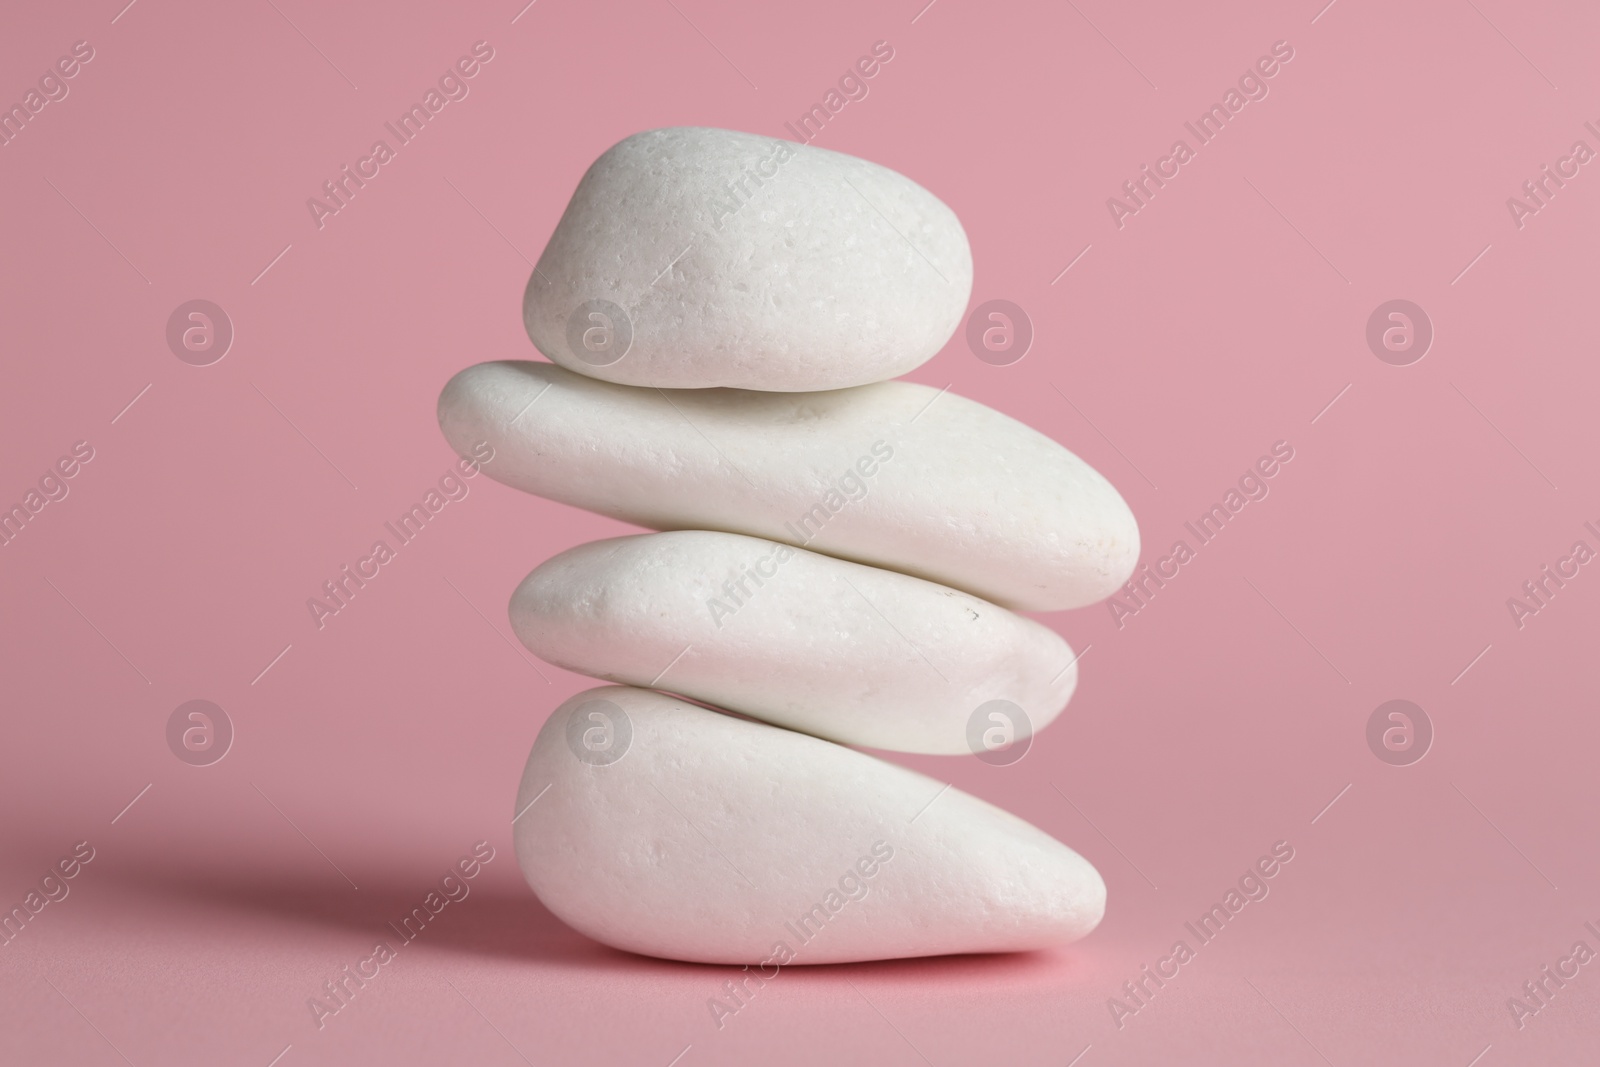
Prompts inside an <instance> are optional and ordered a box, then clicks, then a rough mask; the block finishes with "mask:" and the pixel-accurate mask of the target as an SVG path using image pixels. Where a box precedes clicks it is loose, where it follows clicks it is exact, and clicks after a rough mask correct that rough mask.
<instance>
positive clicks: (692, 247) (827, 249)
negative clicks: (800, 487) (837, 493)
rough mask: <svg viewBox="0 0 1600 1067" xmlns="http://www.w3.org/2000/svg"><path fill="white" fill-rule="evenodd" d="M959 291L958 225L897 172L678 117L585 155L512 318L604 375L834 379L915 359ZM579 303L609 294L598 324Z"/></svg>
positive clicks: (963, 249)
mask: <svg viewBox="0 0 1600 1067" xmlns="http://www.w3.org/2000/svg"><path fill="white" fill-rule="evenodd" d="M971 289H972V253H971V250H970V249H969V248H968V246H967V237H966V234H965V233H964V232H963V231H962V229H961V223H960V222H959V221H957V219H956V216H955V214H954V213H953V212H952V211H951V210H950V209H949V208H948V207H946V206H945V205H944V204H943V203H942V202H940V201H939V199H938V198H937V197H935V196H934V195H933V194H932V193H930V192H928V191H927V190H926V189H924V188H922V187H921V186H920V185H918V184H916V183H915V182H913V181H911V180H910V179H909V178H906V177H904V176H902V175H900V174H897V173H895V172H894V171H892V170H889V169H887V168H885V167H881V166H878V165H877V164H875V163H869V162H867V161H865V160H862V159H856V158H855V157H853V156H847V155H842V154H840V153H838V152H829V151H827V150H826V149H821V148H812V147H810V146H807V145H800V144H795V143H793V142H791V141H787V140H783V139H776V138H771V137H760V136H756V135H755V134H749V133H737V132H734V131H731V130H713V129H699V128H694V127H678V128H673V129H664V130H650V131H647V132H645V133H639V134H635V135H634V136H632V137H629V138H628V139H627V140H625V141H622V142H620V143H619V144H616V145H614V146H612V147H611V148H610V149H608V150H607V151H606V152H605V153H604V154H603V155H602V156H601V157H600V158H599V159H597V160H596V161H595V162H594V164H593V165H592V166H590V168H589V170H588V173H586V174H585V175H584V176H583V180H582V181H580V182H579V183H578V188H577V191H576V192H574V193H573V195H572V201H571V202H570V203H569V204H568V205H567V210H566V213H565V214H563V215H562V217H561V221H560V222H559V223H558V224H557V225H556V228H555V232H554V233H553V234H551V236H550V243H549V244H548V245H547V246H546V247H545V250H544V253H543V255H541V256H540V257H539V265H538V267H537V268H536V270H535V272H534V273H533V274H532V275H531V276H530V277H529V280H528V287H527V290H526V292H525V294H524V296H523V321H524V324H525V325H526V326H527V329H528V336H529V337H531V338H532V339H533V343H534V344H535V345H537V346H538V348H539V351H541V352H543V353H544V354H545V355H546V356H548V357H549V358H550V359H552V360H553V361H555V362H556V363H559V364H561V365H562V366H564V367H567V368H569V369H570V370H574V371H578V372H580V373H583V374H588V375H592V376H593V377H596V378H601V379H604V380H606V381H613V382H623V383H625V384H628V385H648V386H660V387H663V388H679V389H698V388H707V387H712V386H732V387H736V388H741V389H772V390H784V391H799V390H813V389H837V388H840V387H843V386H849V385H862V384H865V383H867V382H876V381H883V380H885V379H887V378H893V377H895V376H897V375H900V374H904V373H905V372H907V371H909V370H911V369H912V368H913V367H917V366H920V365H921V364H922V363H924V362H926V361H927V360H928V359H930V358H931V357H932V356H933V355H934V353H936V352H938V351H939V349H940V348H941V347H943V345H944V343H945V342H946V341H948V340H949V339H950V336H951V334H952V333H953V332H954V331H955V329H956V327H957V326H958V325H959V324H960V322H961V318H962V316H963V314H964V313H965V311H966V306H967V297H968V295H969V294H970V292H971ZM590 301H606V302H607V303H608V304H609V305H610V306H609V307H605V306H600V307H598V313H599V314H600V315H601V318H599V319H593V318H591V317H590V312H593V311H596V310H597V307H596V305H592V304H590V303H589V302H590ZM617 310H620V311H621V316H620V317H619V316H618V315H617V313H616V312H617ZM575 316H576V321H577V323H578V326H577V328H576V329H572V323H573V322H574V317H575ZM591 328H593V332H587V331H589V330H590V329H591ZM607 331H615V332H611V333H608V332H607ZM629 333H631V340H629V339H628V337H627V334H629ZM586 336H587V337H588V343H585V340H584V338H585V337H586Z"/></svg>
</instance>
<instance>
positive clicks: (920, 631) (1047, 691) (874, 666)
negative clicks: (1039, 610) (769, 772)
mask: <svg viewBox="0 0 1600 1067" xmlns="http://www.w3.org/2000/svg"><path fill="white" fill-rule="evenodd" d="M511 626H512V629H513V630H515V631H516V633H517V636H518V637H520V638H521V639H522V643H523V644H524V645H526V646H527V647H528V648H529V650H530V651H532V652H533V653H535V654H536V655H538V656H539V657H541V658H542V659H545V660H547V661H549V662H550V663H553V664H555V665H556V666H558V667H565V668H566V669H568V670H571V671H577V672H579V673H581V674H587V675H591V676H593V677H596V678H603V679H605V680H607V681H611V682H619V683H622V684H624V685H636V686H648V687H651V688H656V689H666V690H670V691H672V692H675V693H682V694H684V695H685V696H688V697H692V698H694V699H696V700H701V701H705V702H706V703H709V704H715V705H718V706H719V707H724V708H729V709H731V710H733V711H738V712H742V713H743V714H746V715H751V716H754V717H755V718H758V719H763V720H765V721H767V722H771V723H776V724H778V725H780V726H786V727H789V728H790V729H794V730H803V731H805V732H806V733H809V734H815V735H816V736H818V737H824V738H827V739H829V740H832V741H838V742H841V743H843V744H849V745H866V746H869V747H872V748H882V749H891V750H895V751H900V752H921V753H929V754H933V755H960V754H964V753H968V752H977V753H980V754H984V755H987V754H989V753H991V752H992V753H996V758H997V759H1006V756H1007V754H1011V753H1014V757H1015V758H1020V755H1021V752H1022V751H1025V749H1021V750H1016V749H1013V746H1015V745H1021V744H1025V743H1026V742H1027V741H1028V739H1029V738H1030V737H1031V736H1032V734H1033V733H1034V732H1036V731H1038V730H1041V729H1043V728H1044V727H1045V726H1046V725H1048V724H1049V723H1050V722H1051V721H1052V720H1053V719H1054V718H1055V717H1056V715H1057V714H1059V713H1060V711H1061V709H1062V708H1063V707H1064V706H1065V705H1066V703H1067V699H1068V698H1069V697H1070V696H1071V695H1072V690H1073V688H1074V687H1075V686H1076V684H1077V680H1078V675H1077V666H1076V664H1075V663H1074V661H1073V654H1072V649H1071V648H1069V647H1068V646H1067V643H1066V642H1065V641H1063V640H1062V639H1061V638H1060V637H1059V636H1057V635H1056V633H1055V632H1054V631H1053V630H1051V629H1049V628H1048V627H1045V626H1042V625H1040V624H1039V623H1037V622H1034V621H1033V620H1032V619H1026V618H1023V617H1022V616H1020V615H1014V614H1012V613H1011V612H1009V611H1007V610H1005V609H1004V608H1001V607H996V606H995V605H993V604H991V603H989V602H988V601H986V600H980V599H978V598H977V597H974V596H970V595H968V594H966V593H962V592H958V591H956V590H954V589H949V588H946V587H945V586H942V585H937V584H935V583H933V582H929V581H924V580H923V579H921V578H913V577H911V576H909V575H905V574H899V573H897V572H895V571H886V570H880V569H879V568H877V567H867V566H863V565H862V564H859V563H850V562H847V561H845V560H841V559H834V558H833V557H832V556H823V555H819V554H817V553H815V552H808V551H806V550H805V549H801V548H791V547H790V546H788V545H785V544H779V543H777V542H773V541H766V540H762V539H760V538H754V537H745V536H743V535H740V534H729V533H712V532H708V531H701V530H685V531H678V532H673V533H657V534H641V535H637V536H633V537H619V538H615V539H613V540H608V541H595V542H592V543H590V544H585V545H579V546H578V547H576V548H572V549H568V550H567V551H565V552H563V553H561V554H560V555H558V556H555V557H554V558H552V559H550V560H547V561H546V562H544V563H542V564H540V565H539V566H538V567H537V568H535V570H534V571H533V573H532V574H530V575H528V577H527V578H526V579H525V580H524V581H523V582H522V584H521V585H520V586H519V587H518V588H517V591H516V592H515V593H514V594H513V595H512V597H511ZM997 701H999V702H1002V703H995V702H997ZM997 715H998V716H1000V717H999V718H995V717H994V716H997ZM1007 762H1010V760H1007Z"/></svg>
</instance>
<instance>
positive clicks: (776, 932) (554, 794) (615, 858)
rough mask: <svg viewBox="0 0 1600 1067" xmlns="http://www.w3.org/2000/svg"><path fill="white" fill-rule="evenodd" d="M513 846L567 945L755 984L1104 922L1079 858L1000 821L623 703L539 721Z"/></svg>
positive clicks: (586, 697) (643, 699)
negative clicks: (738, 968) (739, 973)
mask: <svg viewBox="0 0 1600 1067" xmlns="http://www.w3.org/2000/svg"><path fill="white" fill-rule="evenodd" d="M624 716H625V720H624ZM580 753H582V756H581V757H580V755H579V754H580ZM618 753H621V755H620V758H616V757H617V756H618ZM606 760H614V761H613V762H605V761H606ZM513 837H514V841H515V845H516V853H517V861H518V863H519V864H520V865H521V867H522V872H523V874H524V875H525V876H526V877H527V879H528V884H529V885H531V886H532V887H533V890H534V892H535V893H537V894H538V896H539V899H540V900H541V901H543V903H544V905H545V906H546V907H547V908H549V909H550V910H551V911H552V912H554V913H555V914H556V915H557V916H558V917H559V918H561V919H562V920H563V921H564V922H566V923H567V924H569V925H570V926H572V927H573V928H575V929H576V930H578V931H579V932H581V933H583V934H586V935H587V936H589V937H591V938H594V939H595V940H597V941H600V942H603V943H605V944H607V945H611V946H613V947H615V948H620V949H625V950H627V951H629V952H638V953H643V954H645V955H651V956H660V957H665V958H668V959H675V960H687V961H692V962H701V963H720V964H751V965H759V964H763V963H766V964H767V966H766V967H765V968H764V969H763V972H762V973H763V974H764V975H765V976H766V977H768V978H771V977H774V976H775V975H776V974H777V973H778V971H777V970H775V969H774V968H775V967H781V966H784V965H787V964H811V963H841V962H848V961H854V960H874V959H890V958H897V957H907V956H928V955H942V954H946V953H966V952H1009V951H1017V950H1024V949H1037V948H1043V947H1046V946H1049V945H1055V944H1061V943H1064V942H1068V941H1073V940H1075V939H1077V938H1080V937H1082V936H1083V935H1085V934H1087V933H1088V932H1089V931H1090V930H1092V929H1094V927H1095V925H1096V924H1097V923H1098V922H1099V921H1100V918H1101V915H1102V914H1103V913H1104V910H1105V884H1104V882H1102V881H1101V879H1100V875H1099V874H1098V873H1097V872H1096V871H1095V869H1094V868H1093V867H1092V866H1091V865H1090V864H1089V862H1088V861H1087V860H1085V859H1084V858H1083V857H1081V856H1079V855H1078V854H1077V853H1075V852H1073V851H1072V850H1071V849H1069V848H1067V847H1066V846H1065V845H1063V844H1061V843H1060V842H1058V841H1056V840H1055V839H1053V838H1051V837H1050V836H1049V835H1047V834H1045V833H1044V832H1042V831H1040V830H1038V829H1037V828H1035V827H1033V826H1031V825H1029V824H1028V823H1026V822H1024V821H1023V820H1021V819H1019V818H1017V817H1016V816H1014V815H1011V814H1009V813H1007V812H1005V811H1002V810H1000V809H999V808H996V807H994V806H993V805H991V804H988V803H985V802H984V801H981V800H978V799H977V798H976V797H973V796H970V795H968V794H966V793H963V792H961V791H960V790H959V789H954V788H947V787H946V786H945V785H943V784H942V783H940V782H938V781H936V780H934V779H932V778H928V777H925V776H924V775H921V774H917V773H916V772H914V771H910V770H907V769H905V768H903V767H899V766H897V765H895V764H892V763H887V762H884V761H882V760H879V759H876V758H874V757H872V756H869V755H866V754H865V753H862V752H857V751H855V750H854V749H849V748H844V747H842V746H839V745H835V744H833V743H831V742H828V741H823V740H819V739H818V738H814V737H809V736H807V735H805V734H800V733H795V732H793V731H789V730H783V729H780V728H778V727H775V726H768V725H765V724H764V723H757V722H751V721H748V720H745V719H739V718H734V717H732V716H729V715H723V714H720V713H718V712H714V711H708V710H706V709H704V708H701V707H697V706H695V705H692V704H688V703H685V702H683V701H680V700H676V699H674V698H672V697H669V696H665V695H663V694H660V693H654V692H650V691H648V690H643V689H629V688H613V687H605V688H600V689H592V690H589V691H588V692H585V693H579V694H578V695H576V696H574V697H573V698H572V699H570V700H568V701H567V702H566V703H564V704H562V705H561V707H559V708H557V709H556V711H555V713H554V714H552V715H551V717H550V719H549V721H548V722H546V723H545V726H544V728H543V729H542V730H540V731H539V736H538V739H537V740H536V741H535V742H534V745H533V751H532V753H531V754H530V755H529V757H528V763H527V767H526V769H525V770H524V771H523V775H522V785H521V788H520V790H519V791H518V794H517V802H516V810H515V818H514V822H513ZM858 864H859V866H858ZM869 869H870V870H871V874H870V875H868V874H867V873H866V872H867V871H868V870H869ZM807 916H810V918H809V919H805V917H807ZM803 919H805V921H802V920H803ZM779 946H786V948H787V952H786V953H785V952H784V951H783V950H782V949H780V947H779ZM711 985H712V987H713V988H715V987H716V986H717V985H718V983H717V982H712V983H711Z"/></svg>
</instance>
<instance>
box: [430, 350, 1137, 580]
mask: <svg viewBox="0 0 1600 1067" xmlns="http://www.w3.org/2000/svg"><path fill="white" fill-rule="evenodd" d="M439 422H440V425H441V427H442V428H443V430H444V434H445V437H446V438H447V439H448V440H449V442H450V444H451V445H452V446H453V447H454V448H455V449H456V450H457V452H458V453H459V454H461V455H467V454H469V453H470V452H471V450H472V449H473V447H474V446H476V445H478V444H479V443H480V442H488V443H489V444H491V445H492V446H493V447H494V450H495V458H494V460H493V461H492V462H490V463H487V464H485V465H484V467H483V469H484V470H485V471H486V472H487V473H488V474H489V475H490V476H491V477H493V478H495V479H497V480H499V481H502V482H505V483H506V484H507V485H512V486H515V487H517V488H519V489H523V490H526V491H528V492H530V493H535V494H537V495H539V496H543V497H548V498H549V499H551V500H559V501H561V502H562V503H566V504H573V505H576V506H577V507H581V508H587V509H589V510H590V511H597V512H600V513H601V514H604V515H610V516H612V517H614V518H618V519H622V520H625V521H627V522H631V523H635V524H637V525H640V526H644V527H648V528H653V529H658V530H683V529H691V530H694V529H699V530H723V531H727V532H731V533H744V534H750V535H753V536H757V537H765V538H769V539H771V540H775V541H784V542H787V543H789V544H794V545H803V546H805V547H807V548H809V549H811V550H813V551H816V552H822V553H825V554H827V555H831V556H839V557H842V558H845V559H851V560H854V561H856V562H859V563H868V564H871V565H873V566H877V567H884V568H888V569H890V570H898V571H903V572H905V573H907V574H913V575H916V576H918V577H921V578H926V579H928V580H930V581H934V582H938V583H939V584H941V585H947V586H951V587H952V588H956V589H962V590H965V591H966V592H969V593H973V594H975V595H977V596H981V597H983V598H984V599H985V600H988V601H991V602H992V603H996V604H1000V605H1002V606H1004V607H1007V608H1012V609H1019V610H1026V611H1055V610H1060V609H1064V608H1075V607H1082V606H1083V605H1085V604H1092V603H1094V602H1095V601H1097V600H1101V599H1103V598H1104V597H1106V596H1109V595H1110V594H1111V593H1113V592H1114V591H1115V590H1116V589H1117V587H1118V586H1120V585H1121V584H1122V583H1123V582H1124V581H1126V580H1127V578H1128V576H1129V574H1131V573H1132V571H1133V567H1134V565H1135V563H1136V561H1137V560H1138V556H1139V529H1138V526H1137V524H1136V523H1135V522H1134V518H1133V513H1132V512H1131V511H1129V510H1128V505H1127V504H1126V503H1124V502H1123V499H1122V497H1121V496H1119V495H1118V494H1117V491H1116V490H1115V489H1114V488H1112V486H1111V483H1109V482H1107V481H1106V480H1105V478H1103V477H1101V476H1100V475H1099V474H1098V473H1097V472H1096V471H1095V470H1094V469H1093V468H1091V467H1090V466H1089V465H1088V464H1086V463H1084V462H1083V461H1082V460H1081V459H1079V458H1078V457H1077V456H1074V455H1073V454H1072V453H1071V452H1068V451H1067V450H1066V449H1065V448H1062V447H1061V446H1060V445H1058V444H1056V443H1055V442H1054V441H1052V440H1050V438H1048V437H1046V436H1044V435H1043V434H1041V433H1038V432H1037V431H1035V430H1032V429H1030V428H1028V427H1027V426H1024V425H1023V424H1022V423H1020V422H1017V421H1016V420H1014V419H1011V418H1008V417H1007V416H1005V415H1002V414H1000V413H999V412H998V411H995V410H993V409H992V408H988V407H985V406H984V405H982V404H979V403H977V402H976V401H972V400H967V399H965V398H963V397H960V396H956V395H953V394H951V393H948V392H941V391H939V390H935V389H930V388H929V387H927V386H924V385H917V384H915V383H912V382H900V381H897V382H880V383H878V384H876V385H864V386H859V387H857V388H854V389H838V390H832V391H829V392H822V393H763V392H748V391H744V390H735V389H703V390H673V391H667V390H660V389H634V388H630V387H628V386H621V385H613V384H611V383H609V382H601V381H596V380H595V379H593V378H587V377H584V376H583V375H581V374H573V373H571V372H569V371H565V370H562V369H561V368H560V367H555V366H551V365H550V364H545V363H481V364H479V365H478V366H476V367H469V368H468V369H467V370H464V371H462V372H461V373H460V374H457V375H456V376H455V377H454V378H452V379H451V380H450V383H449V384H448V385H447V386H445V389H444V392H443V394H442V395H441V396H440V398H439Z"/></svg>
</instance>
